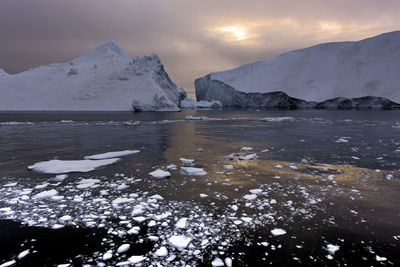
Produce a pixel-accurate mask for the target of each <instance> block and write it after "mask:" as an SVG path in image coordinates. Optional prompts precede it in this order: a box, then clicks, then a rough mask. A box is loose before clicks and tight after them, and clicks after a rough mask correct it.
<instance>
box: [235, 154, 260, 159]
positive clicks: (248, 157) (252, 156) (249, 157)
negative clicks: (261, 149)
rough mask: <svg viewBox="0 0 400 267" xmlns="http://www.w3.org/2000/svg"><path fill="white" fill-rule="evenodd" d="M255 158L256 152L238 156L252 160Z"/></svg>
mask: <svg viewBox="0 0 400 267" xmlns="http://www.w3.org/2000/svg"><path fill="white" fill-rule="evenodd" d="M255 158H257V154H256V153H253V154H248V155H243V156H239V159H240V160H253V159H255Z"/></svg>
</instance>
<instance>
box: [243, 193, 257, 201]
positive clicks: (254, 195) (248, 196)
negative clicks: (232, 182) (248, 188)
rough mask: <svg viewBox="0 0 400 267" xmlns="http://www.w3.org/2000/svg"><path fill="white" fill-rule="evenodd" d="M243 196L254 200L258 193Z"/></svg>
mask: <svg viewBox="0 0 400 267" xmlns="http://www.w3.org/2000/svg"><path fill="white" fill-rule="evenodd" d="M243 198H244V199H247V200H254V199H256V198H257V195H256V194H249V195H244V196H243Z"/></svg>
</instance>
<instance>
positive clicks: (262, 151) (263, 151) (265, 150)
mask: <svg viewBox="0 0 400 267" xmlns="http://www.w3.org/2000/svg"><path fill="white" fill-rule="evenodd" d="M268 151H269V149H263V150H261V153H265V152H268Z"/></svg>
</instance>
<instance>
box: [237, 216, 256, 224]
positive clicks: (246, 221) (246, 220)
mask: <svg viewBox="0 0 400 267" xmlns="http://www.w3.org/2000/svg"><path fill="white" fill-rule="evenodd" d="M240 219H241V220H242V221H244V222H245V223H249V222H251V221H252V220H253V219H252V218H250V217H242V218H240Z"/></svg>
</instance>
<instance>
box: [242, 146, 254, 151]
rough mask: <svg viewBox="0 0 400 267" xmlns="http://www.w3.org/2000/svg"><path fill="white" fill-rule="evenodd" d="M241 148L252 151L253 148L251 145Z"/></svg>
mask: <svg viewBox="0 0 400 267" xmlns="http://www.w3.org/2000/svg"><path fill="white" fill-rule="evenodd" d="M240 150H242V151H251V150H253V148H252V147H249V146H244V147H242V148H241V149H240Z"/></svg>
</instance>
